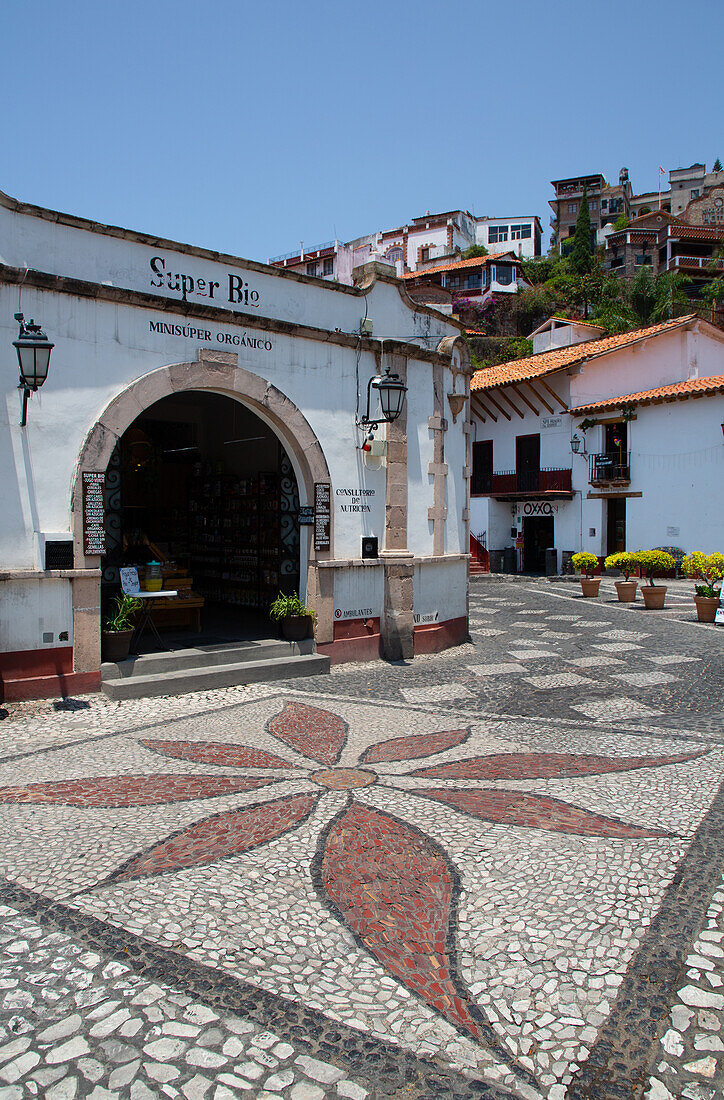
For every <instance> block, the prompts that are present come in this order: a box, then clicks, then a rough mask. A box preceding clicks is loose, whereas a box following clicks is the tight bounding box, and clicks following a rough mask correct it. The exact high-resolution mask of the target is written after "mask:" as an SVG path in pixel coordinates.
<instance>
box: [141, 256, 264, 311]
mask: <svg viewBox="0 0 724 1100" xmlns="http://www.w3.org/2000/svg"><path fill="white" fill-rule="evenodd" d="M148 263H149V266H150V268H151V280H150V283H151V286H152V287H164V288H165V289H166V290H173V291H176V292H177V293H179V294H180V295H181V301H182V302H188V301H189V295H191V297H192V298H203V299H205V300H206V301H213V302H215V303H217V304H219V303H220V302H224V303H229V304H230V305H241V306H244V307H245V308H246V307H247V306H248V307H251V308H252V309H258V308H259V291H258V290H254V288H253V287H251V286H249V284H248V283H247V282H245V281H244V278H243V276H241V275H236V274H234V272H232V271H229V272H227V276H226V279H225V280H224V283H223V285H222V284H221V283H220V282H216V280H215V279H200V278H199V277H198V275H196V276H194V275H188V274H186V273H185V272H183V271H173V272H171V271H167V270H166V261H165V259H164V258H163V256H154V257H153V258H152V259H150V260H149V261H148Z"/></svg>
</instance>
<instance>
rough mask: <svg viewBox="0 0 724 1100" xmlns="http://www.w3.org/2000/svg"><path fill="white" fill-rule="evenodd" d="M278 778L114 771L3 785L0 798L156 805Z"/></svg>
mask: <svg viewBox="0 0 724 1100" xmlns="http://www.w3.org/2000/svg"><path fill="white" fill-rule="evenodd" d="M274 782H276V781H275V780H273V779H257V778H256V777H251V776H239V778H238V779H237V777H236V776H233V775H230V776H225V775H213V776H206V775H111V776H99V777H98V778H95V779H61V780H58V781H57V782H54V783H29V784H28V785H27V786H25V787H3V788H2V789H0V802H29V803H33V804H35V805H42V804H45V805H53V806H97V807H104V806H105V807H109V806H153V805H154V804H158V803H167V802H187V801H189V800H190V799H194V798H216V797H218V796H219V795H223V794H234V793H235V792H236V791H251V790H256V789H257V788H258V787H266V786H268V785H269V784H270V783H274Z"/></svg>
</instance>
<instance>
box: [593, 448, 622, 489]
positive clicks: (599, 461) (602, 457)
mask: <svg viewBox="0 0 724 1100" xmlns="http://www.w3.org/2000/svg"><path fill="white" fill-rule="evenodd" d="M630 461H631V453H630V451H603V452H602V453H601V454H596V455H589V456H588V480H589V482H590V484H591V485H608V484H610V483H611V482H612V481H618V482H621V481H630V480H631V466H630Z"/></svg>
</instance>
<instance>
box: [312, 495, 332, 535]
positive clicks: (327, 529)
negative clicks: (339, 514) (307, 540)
mask: <svg viewBox="0 0 724 1100" xmlns="http://www.w3.org/2000/svg"><path fill="white" fill-rule="evenodd" d="M331 527H332V487H331V485H330V484H329V482H327V481H315V483H314V549H315V550H329V548H330V546H331Z"/></svg>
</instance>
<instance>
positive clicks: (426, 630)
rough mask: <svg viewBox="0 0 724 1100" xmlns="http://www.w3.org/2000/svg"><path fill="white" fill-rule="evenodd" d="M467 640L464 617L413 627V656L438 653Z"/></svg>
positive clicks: (466, 626) (465, 619)
mask: <svg viewBox="0 0 724 1100" xmlns="http://www.w3.org/2000/svg"><path fill="white" fill-rule="evenodd" d="M467 640H468V620H467V617H466V616H465V615H461V616H460V618H458V619H447V620H446V621H445V622H444V623H430V624H429V625H428V624H426V625H424V626H416V627H415V656H416V657H417V655H418V654H420V653H440V652H441V651H442V650H443V649H450V648H451V646H454V645H462V643H463V642H466V641H467Z"/></svg>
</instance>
